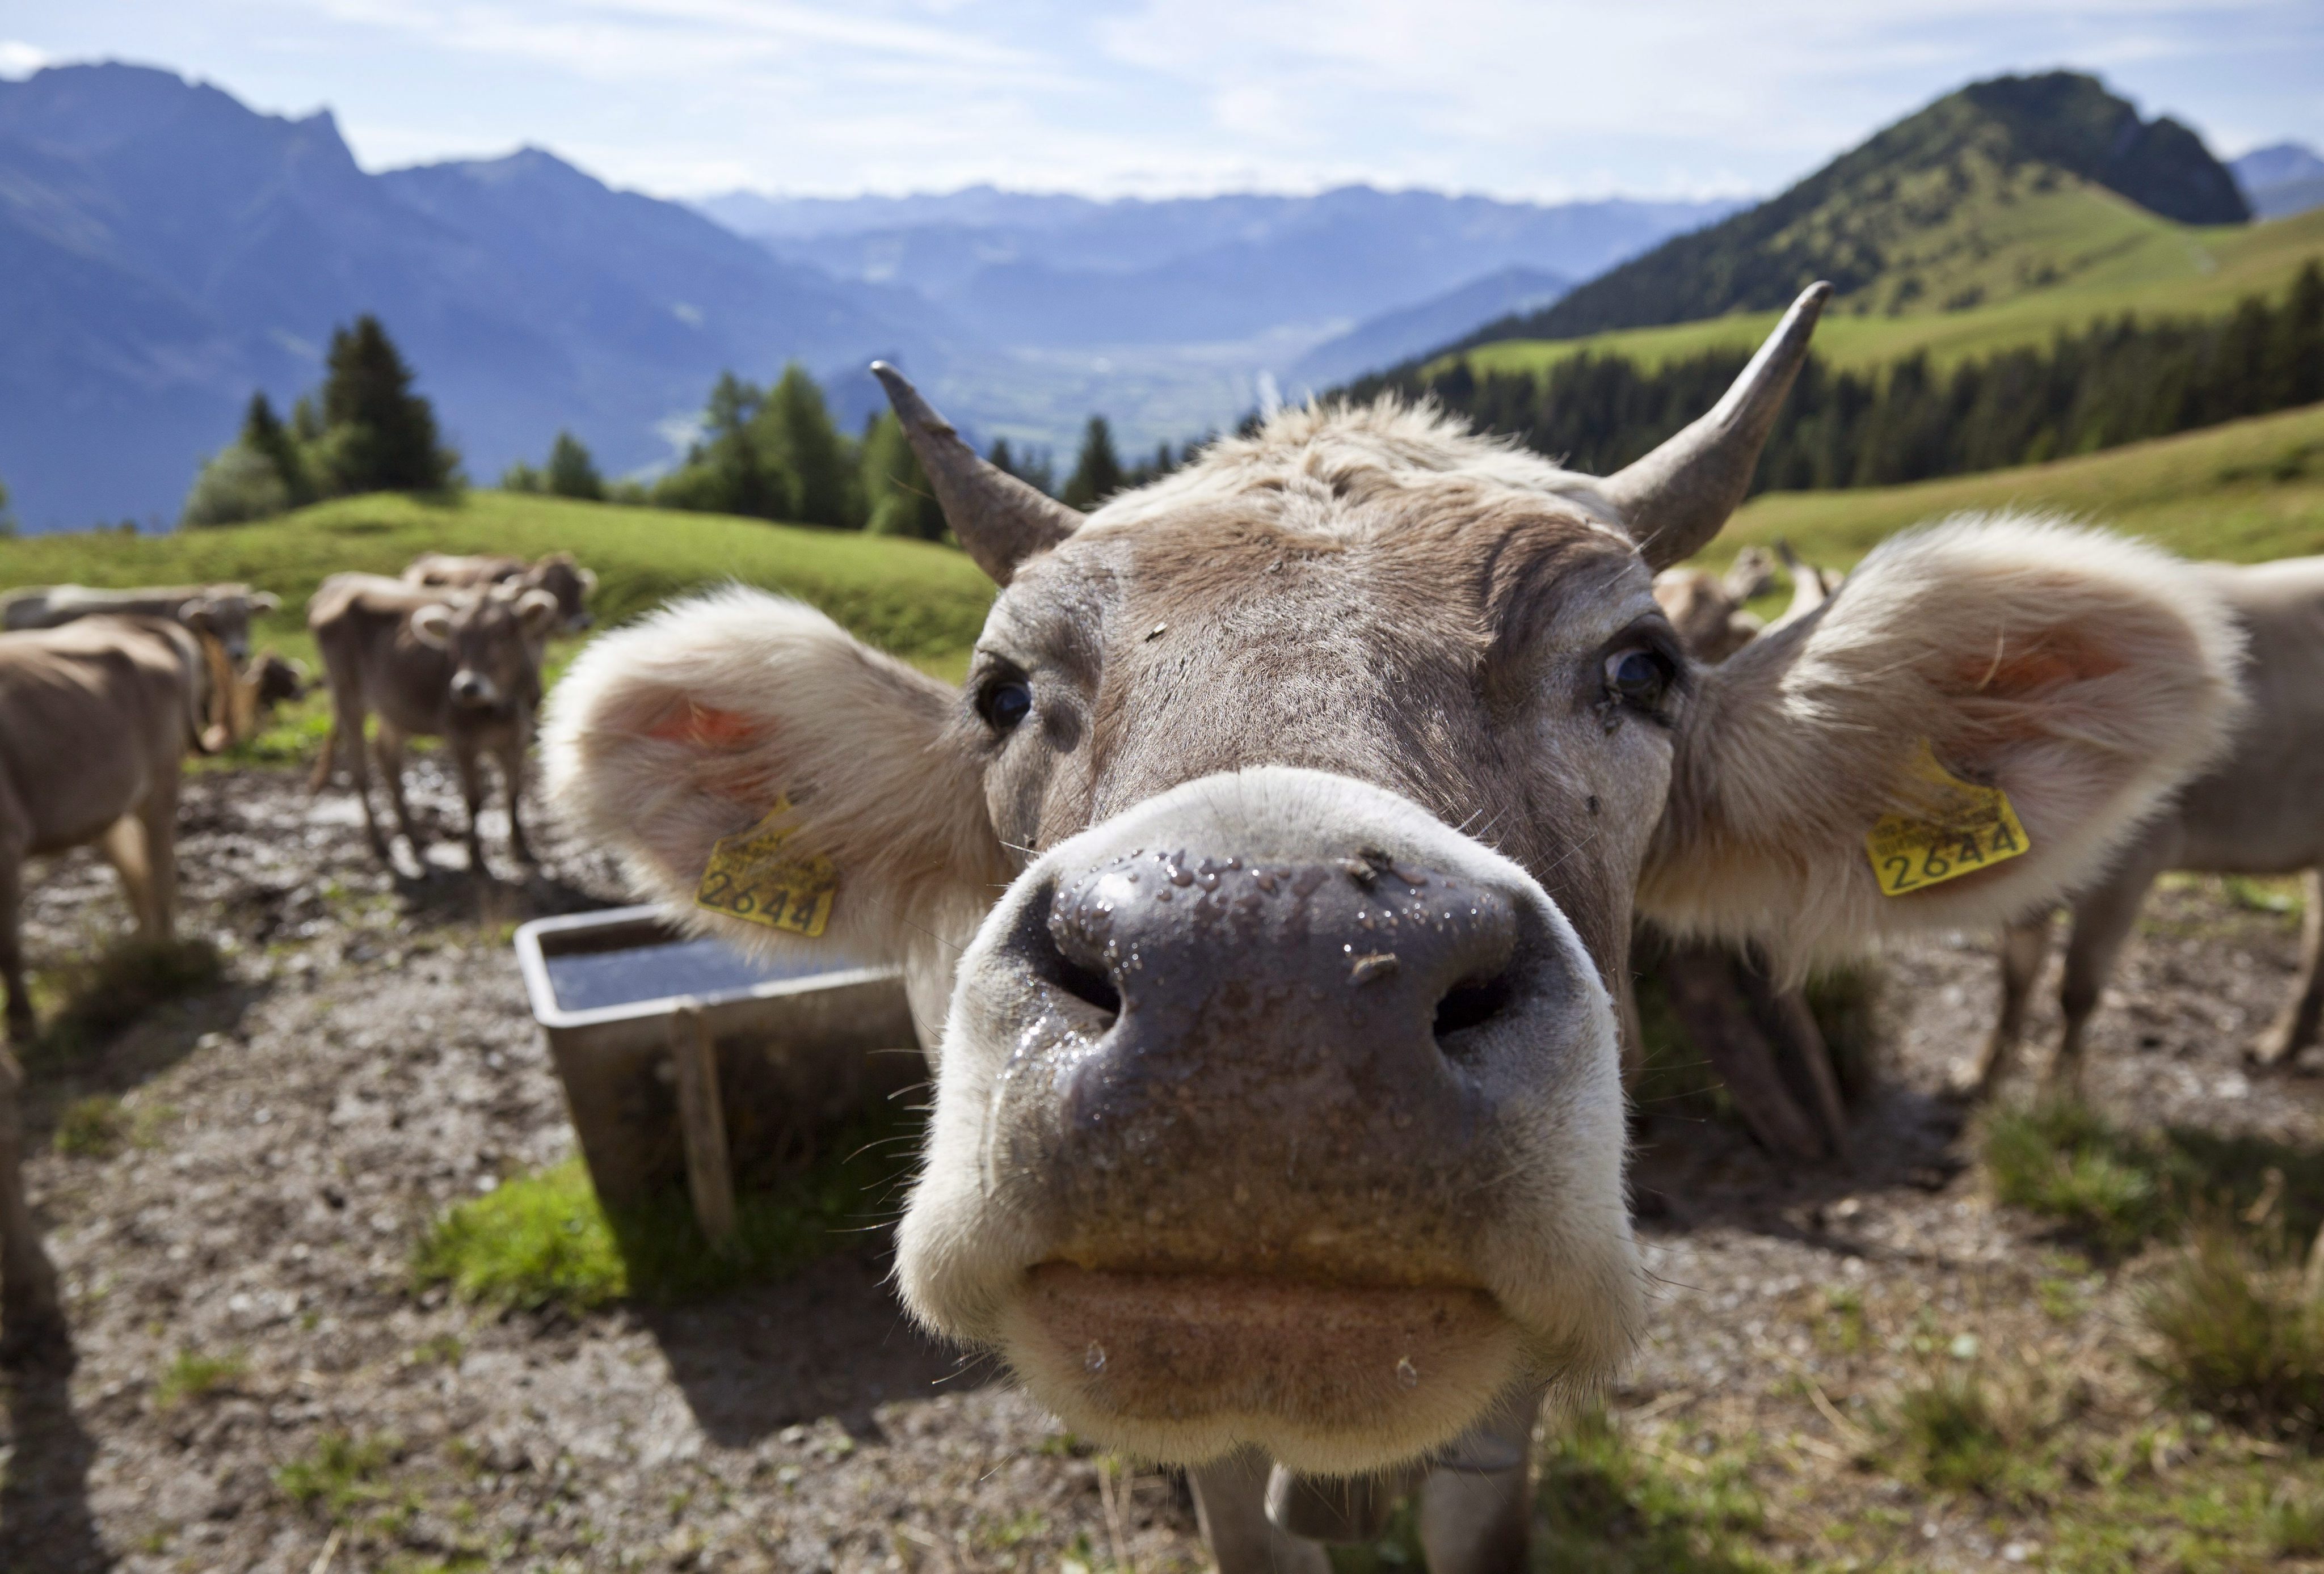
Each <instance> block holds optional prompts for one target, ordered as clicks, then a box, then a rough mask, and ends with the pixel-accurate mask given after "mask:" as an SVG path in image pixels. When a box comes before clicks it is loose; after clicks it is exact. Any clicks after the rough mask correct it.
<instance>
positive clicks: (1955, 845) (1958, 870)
mask: <svg viewBox="0 0 2324 1574" xmlns="http://www.w3.org/2000/svg"><path fill="white" fill-rule="evenodd" d="M1913 775H1914V778H1915V779H1917V780H1918V781H1920V782H1921V783H1922V784H1923V786H1924V787H1926V788H1927V789H1928V792H1927V796H1926V800H1925V805H1924V808H1923V812H1922V813H1920V814H1915V815H1882V816H1881V817H1880V819H1879V821H1878V823H1877V824H1875V825H1874V826H1873V827H1872V830H1871V833H1870V834H1868V835H1867V836H1866V837H1865V839H1864V849H1865V851H1866V852H1867V854H1868V855H1869V856H1870V857H1871V860H1872V872H1873V874H1874V875H1875V876H1876V877H1877V879H1879V882H1880V889H1881V891H1882V892H1883V893H1884V894H1886V895H1887V896H1891V897H1901V896H1903V895H1904V894H1905V893H1906V892H1907V891H1917V890H1919V889H1921V888H1923V887H1924V886H1933V885H1941V884H1942V883H1943V882H1944V881H1946V880H1949V879H1960V877H1961V876H1962V875H1965V874H1974V873H1976V872H1977V871H1978V870H1980V869H1985V868H1987V867H1989V866H1990V865H1993V864H1997V863H2000V862H2002V861H2005V860H2007V859H2012V858H2015V857H2016V856H2017V855H2018V854H2019V853H2022V852H2024V851H2027V850H2028V849H2030V848H2031V847H2032V846H2033V842H2032V840H2031V839H2030V838H2029V837H2027V835H2026V834H2025V827H2024V824H2021V823H2020V822H2019V820H2018V818H2017V811H2016V810H2015V809H2013V808H2011V807H2010V806H2009V795H2008V794H2007V793H2006V792H2003V791H2002V790H2001V789H2000V788H1999V787H1980V786H1978V784H1977V783H1976V782H1973V781H1963V780H1961V778H1959V777H1957V776H1955V775H1953V773H1952V772H1950V771H1949V770H1947V769H1945V768H1944V767H1943V766H1942V765H1941V764H1939V763H1938V761H1937V757H1936V755H1935V753H1934V752H1933V751H1932V750H1931V749H1930V748H1929V745H1928V742H1927V741H1926V740H1923V741H1922V744H1921V752H1920V757H1919V758H1918V759H1915V760H1914V762H1913Z"/></svg>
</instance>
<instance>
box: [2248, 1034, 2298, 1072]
mask: <svg viewBox="0 0 2324 1574" xmlns="http://www.w3.org/2000/svg"><path fill="white" fill-rule="evenodd" d="M2306 1047H2307V1045H2301V1044H2294V1043H2292V1036H2291V1035H2290V1034H2288V1033H2283V1032H2281V1031H2276V1032H2270V1033H2268V1034H2266V1035H2265V1036H2263V1037H2261V1038H2260V1039H2258V1040H2257V1041H2256V1042H2255V1043H2253V1044H2250V1045H2246V1046H2245V1049H2244V1063H2246V1065H2248V1066H2250V1067H2251V1068H2252V1069H2253V1070H2254V1071H2260V1072H2272V1071H2274V1070H2275V1069H2276V1068H2278V1067H2279V1066H2286V1065H2290V1064H2291V1063H2292V1060H2293V1058H2294V1057H2295V1056H2297V1055H2298V1054H2300V1052H2301V1050H2302V1049H2305V1048H2306Z"/></svg>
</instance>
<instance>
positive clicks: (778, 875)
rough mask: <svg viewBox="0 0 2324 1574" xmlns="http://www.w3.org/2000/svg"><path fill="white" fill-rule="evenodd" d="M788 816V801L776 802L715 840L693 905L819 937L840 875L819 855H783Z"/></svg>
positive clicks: (791, 827)
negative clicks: (748, 825) (744, 825)
mask: <svg viewBox="0 0 2324 1574" xmlns="http://www.w3.org/2000/svg"><path fill="white" fill-rule="evenodd" d="M790 812H791V801H790V799H788V798H787V797H783V798H777V799H776V800H775V806H774V807H773V808H772V809H770V810H769V811H768V812H767V817H766V818H765V819H763V820H761V821H760V822H759V823H758V824H755V825H753V826H752V827H751V828H750V829H749V830H748V831H738V832H736V833H734V834H733V835H732V836H723V837H721V838H719V840H718V842H717V843H716V845H715V846H713V847H712V848H711V849H710V861H709V863H708V864H706V865H705V867H704V869H703V870H702V883H701V884H700V885H698V886H696V888H695V889H694V905H695V906H696V907H705V908H707V909H709V910H710V911H711V912H713V913H724V914H725V915H726V916H728V917H730V918H741V919H743V920H745V921H747V922H749V923H752V924H764V925H766V926H767V927H768V928H770V929H788V930H789V931H790V932H791V933H792V934H804V935H806V936H807V938H808V939H810V940H812V939H815V938H816V936H818V935H820V934H822V933H823V930H824V925H827V924H829V923H830V922H831V904H832V900H833V898H834V897H836V896H837V895H838V894H839V871H838V870H836V869H835V868H833V867H832V863H831V860H829V859H827V858H825V857H824V856H823V855H822V854H821V853H809V854H808V855H807V856H806V857H804V858H801V857H798V856H788V857H787V856H785V854H784V852H783V843H784V842H788V841H789V840H790V839H791V835H792V833H794V832H795V831H796V830H797V829H798V827H797V826H795V825H792V824H788V823H787V822H788V819H789V816H790Z"/></svg>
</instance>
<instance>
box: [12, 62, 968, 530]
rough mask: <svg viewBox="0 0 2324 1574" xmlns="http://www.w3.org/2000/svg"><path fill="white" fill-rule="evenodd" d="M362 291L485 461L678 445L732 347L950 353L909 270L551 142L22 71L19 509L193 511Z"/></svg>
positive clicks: (92, 71)
mask: <svg viewBox="0 0 2324 1574" xmlns="http://www.w3.org/2000/svg"><path fill="white" fill-rule="evenodd" d="M364 311H370V312H375V313H377V314H378V315H379V317H380V318H381V319H382V320H383V322H385V323H386V325H387V326H388V328H389V331H390V332H391V333H392V335H393V336H394V337H395V339H396V341H397V343H398V344H399V345H401V347H402V348H403V350H404V352H405V354H407V356H408V357H409V358H410V360H411V362H412V363H413V364H414V365H415V366H416V367H417V368H418V370H419V373H420V387H421V389H422V391H424V392H426V393H428V394H429V395H430V396H431V397H432V398H433V399H434V400H436V401H437V404H438V409H439V411H440V413H441V414H442V416H443V418H444V421H445V425H446V427H447V431H448V433H449V436H450V437H451V439H452V440H453V441H454V442H455V443H456V444H457V446H460V447H461V448H462V449H463V451H464V452H465V453H466V456H467V461H468V468H469V471H470V473H471V474H474V475H477V476H479V477H481V478H484V479H490V478H492V477H493V476H495V475H497V474H499V471H500V469H501V468H502V467H503V465H506V464H507V463H508V462H509V461H510V460H512V459H513V458H515V457H518V456H538V455H539V454H540V453H542V452H543V451H544V449H545V446H546V445H547V443H548V442H549V438H550V437H552V436H553V435H554V434H555V432H556V431H557V430H558V428H559V427H569V428H572V429H573V430H574V431H576V432H577V433H579V434H580V435H581V436H582V437H583V438H584V439H585V440H586V441H587V442H588V443H589V444H590V445H591V446H593V447H595V449H596V450H597V451H598V452H599V454H600V455H601V456H602V457H603V459H604V461H605V462H606V463H607V464H608V465H610V466H611V467H612V468H613V469H616V470H626V469H629V468H631V467H632V466H635V465H643V464H647V463H650V462H651V461H653V460H655V459H657V458H659V457H661V456H665V455H667V453H668V452H669V443H668V442H667V440H666V439H665V438H664V437H662V436H660V435H659V432H658V428H659V427H660V426H661V425H662V424H664V423H666V422H668V421H669V420H670V419H672V418H673V417H675V416H680V415H682V414H683V413H684V412H686V411H687V410H693V409H696V408H698V407H699V405H700V403H701V401H702V398H703V395H704V393H705V391H706V390H707V389H708V387H709V385H710V383H711V382H712V380H713V379H715V377H716V375H717V374H718V373H719V371H720V370H721V369H722V368H724V367H726V366H729V365H738V366H741V367H742V368H744V369H745V370H748V371H752V372H753V373H758V374H761V375H764V374H766V373H769V372H770V371H772V370H774V369H776V368H779V366H780V365H781V364H782V363H783V361H784V360H786V359H788V358H791V357H797V358H798V359H801V360H803V361H806V362H807V363H808V364H811V365H814V366H816V367H817V368H823V367H827V366H830V365H833V364H838V363H840V362H843V361H844V362H850V363H853V362H854V361H856V360H857V359H859V358H861V357H864V356H868V355H871V354H893V355H898V356H900V357H904V358H907V359H909V360H911V361H912V362H914V363H915V364H928V365H931V366H933V367H941V366H942V365H944V364H945V357H946V355H947V354H948V353H949V351H948V342H947V341H946V339H945V337H944V336H945V333H946V332H948V331H949V330H948V329H944V328H940V327H938V326H937V325H936V322H935V321H934V320H933V319H934V318H935V316H936V314H934V313H933V312H931V311H930V310H929V309H928V308H927V305H926V304H925V303H924V302H923V301H921V300H920V299H919V298H918V297H917V296H915V295H912V294H910V293H908V292H907V291H902V290H883V289H879V288H877V287H873V286H869V285H863V284H854V283H848V284H843V283H841V282H839V281H835V280H833V279H831V278H829V277H828V276H826V275H825V274H823V273H821V272H817V271H816V270H815V269H813V268H811V267H807V266H805V265H803V264H799V263H793V262H784V261H782V260H781V259H780V258H779V257H776V256H773V255H771V254H770V253H768V252H767V251H766V250H765V248H763V247H761V246H758V245H755V244H752V243H751V242H748V241H746V240H743V239H742V237H740V236H738V235H734V234H733V232H731V231H729V230H726V229H724V228H722V227H720V226H717V225H715V224H714V223H712V222H711V221H709V220H708V219H705V218H704V217H703V216H700V215H699V214H696V213H694V212H692V211H690V210H689V209H687V208H686V207H681V206H679V205H678V204H675V203H669V202H659V201H655V200H653V199H652V198H645V197H639V196H634V195H630V194H626V193H622V192H616V191H613V190H609V189H607V188H605V187H604V185H602V184H600V183H599V182H597V181H595V180H594V179H590V178H589V177H587V176H586V175H584V174H582V173H581V172H580V171H578V170H575V169H573V168H572V167H571V166H569V165H567V164H565V163H562V162H560V161H558V160H557V159H556V158H554V157H552V156H550V155H549V154H547V153H543V152H530V151H528V152H520V153H516V154H513V155H512V156H510V157H508V158H504V159H496V160H492V161H484V162H476V163H458V164H440V165H435V166H431V167H429V168H423V169H414V170H397V171H394V172H392V173H389V174H385V175H372V174H366V173H365V172H364V170H361V169H359V168H358V167H357V166H356V164H355V160H354V158H353V156H352V155H351V154H350V153H349V152H348V151H347V146H346V143H345V142H344V141H343V140H342V139H341V138H340V135H339V133H338V128H337V125H336V124H334V123H333V121H332V119H331V116H330V115H328V114H327V113H322V114H317V115H311V116H309V117H308V118H306V119H303V120H290V119H284V118H281V117H279V116H275V115H259V114H255V113H254V112H253V111H251V110H249V109H247V108H245V107H244V106H242V105H241V104H239V103H237V102H235V100H234V99H233V98H232V97H228V96H227V95H226V94H225V93H223V92H221V91H219V90H218V89H217V88H216V87H204V86H195V85H191V84H189V83H187V82H185V81H183V80H181V79H180V78H177V77H175V76H172V75H171V74H170V73H168V72H165V71H156V70H147V69H139V68H133V67H127V66H117V65H104V66H74V67H63V68H58V69H50V70H44V71H42V72H40V73H38V74H37V75H35V76H33V77H32V78H28V79H26V80H24V81H22V82H9V81H0V342H5V345H6V346H7V348H6V352H5V354H0V480H5V482H6V483H7V485H8V487H9V489H10V491H11V492H13V493H14V510H15V512H16V515H17V517H18V519H19V520H20V522H21V523H22V525H23V527H24V528H26V529H49V528H54V527H57V526H63V525H85V524H88V523H89V522H91V521H92V520H102V519H120V518H123V517H129V518H134V519H137V520H143V521H153V520H174V518H175V517H176V514H177V509H178V505H179V502H180V500H181V499H182V498H183V496H184V494H185V492H186V488H187V486H188V485H189V483H190V482H191V480H192V477H193V474H194V470H195V466H196V465H197V464H198V461H199V459H200V457H201V456H202V455H203V454H204V453H205V452H208V451H210V450H214V449H216V448H217V447H219V446H222V445H224V444H225V443H226V442H227V441H228V440H230V439H231V438H232V437H233V436H234V433H235V425H236V420H237V418H238V415H239V412H240V410H241V407H242V404H243V403H244V400H247V399H248V398H249V396H250V393H251V391H252V390H253V389H254V388H263V389H264V390H266V391H268V392H269V393H270V394H272V395H273V396H274V397H275V398H276V399H278V400H284V401H287V400H289V399H290V398H291V396H293V395H295V394H297V393H299V392H300V391H303V390H305V389H308V388H310V387H312V386H313V385H314V384H315V383H316V382H317V381H318V378H319V375H320V371H321V360H320V356H321V349H322V346H323V345H325V344H326V343H327V340H328V337H329V335H330V332H331V329H332V327H333V326H334V325H335V324H340V323H346V322H348V321H351V320H352V319H353V318H355V315H356V314H357V313H359V312H364Z"/></svg>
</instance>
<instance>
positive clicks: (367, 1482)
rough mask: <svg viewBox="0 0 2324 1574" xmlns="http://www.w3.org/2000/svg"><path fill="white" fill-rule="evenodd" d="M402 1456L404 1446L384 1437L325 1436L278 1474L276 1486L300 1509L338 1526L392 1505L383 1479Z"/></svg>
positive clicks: (338, 1434) (328, 1433) (275, 1476)
mask: <svg viewBox="0 0 2324 1574" xmlns="http://www.w3.org/2000/svg"><path fill="white" fill-rule="evenodd" d="M402 1452H403V1443H402V1441H401V1439H398V1438H395V1437H392V1436H389V1435H387V1434H385V1433H382V1434H379V1435H376V1436H373V1437H366V1438H357V1437H354V1436H351V1435H349V1434H348V1433H346V1432H339V1431H332V1432H325V1433H324V1434H323V1435H322V1436H321V1437H319V1438H318V1439H316V1440H315V1447H314V1449H313V1450H312V1451H310V1452H309V1454H308V1455H307V1457H306V1458H305V1459H293V1460H291V1463H289V1464H287V1465H284V1466H282V1467H281V1468H279V1469H277V1470H276V1471H275V1472H274V1485H275V1486H276V1487H278V1488H280V1489H281V1493H282V1496H285V1497H287V1498H289V1499H290V1500H291V1502H293V1503H295V1504H297V1505H299V1506H300V1507H301V1508H320V1509H321V1510H323V1512H324V1513H325V1514H327V1515H329V1517H330V1518H331V1519H333V1520H335V1521H338V1520H347V1519H351V1518H353V1517H354V1516H355V1514H357V1513H359V1512H361V1511H362V1510H364V1509H365V1508H370V1507H375V1506H379V1505H385V1504H388V1503H390V1502H392V1500H393V1498H394V1494H393V1493H392V1491H391V1490H390V1489H389V1488H388V1487H386V1486H385V1485H384V1482H383V1477H385V1476H386V1474H387V1468H388V1467H389V1466H390V1465H392V1464H393V1463H394V1462H395V1461H396V1459H398V1458H399V1457H401V1454H402Z"/></svg>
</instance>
